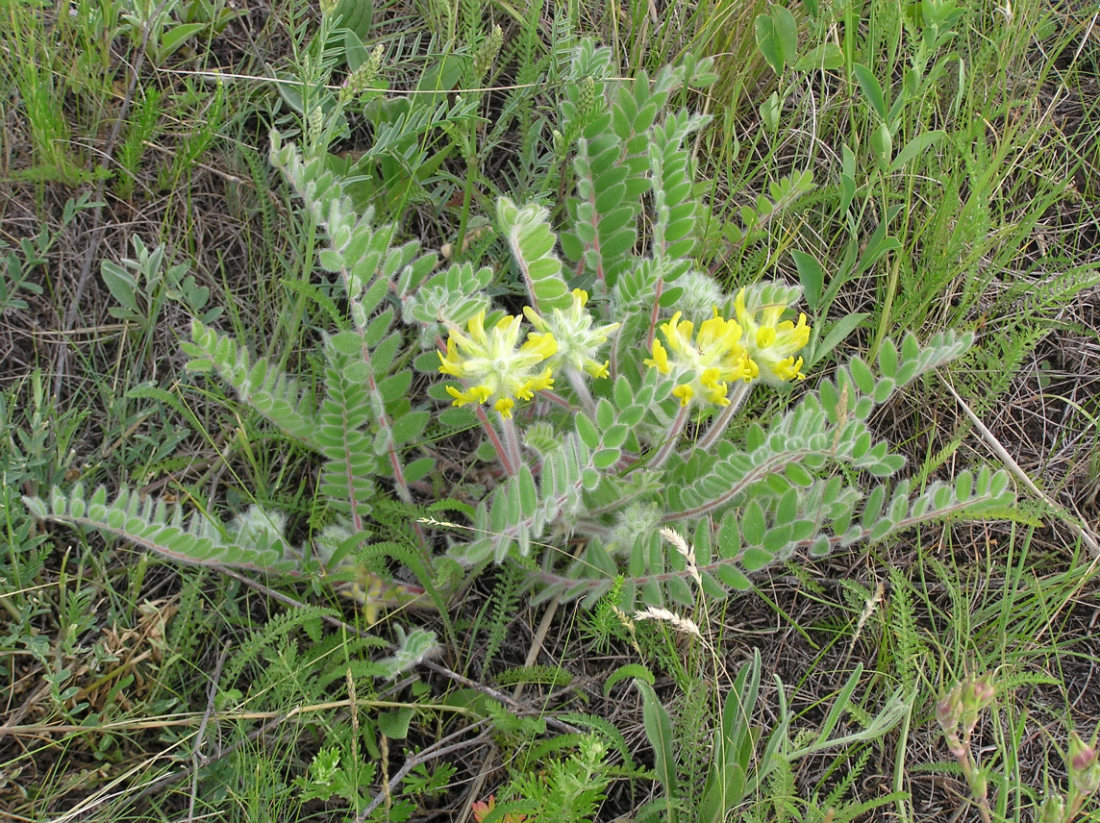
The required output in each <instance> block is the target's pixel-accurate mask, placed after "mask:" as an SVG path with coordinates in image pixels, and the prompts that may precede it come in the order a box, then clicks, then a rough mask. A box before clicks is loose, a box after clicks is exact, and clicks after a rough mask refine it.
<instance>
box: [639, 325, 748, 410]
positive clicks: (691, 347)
mask: <svg viewBox="0 0 1100 823" xmlns="http://www.w3.org/2000/svg"><path fill="white" fill-rule="evenodd" d="M680 316H681V312H676V314H674V315H672V319H671V320H669V321H668V322H667V323H663V324H662V325H661V327H660V330H661V333H662V334H663V335H664V337H665V340H666V341H667V343H668V346H667V348H666V347H665V346H664V345H662V343H661V341H660V340H657V339H654V340H653V350H652V354H653V356H652V358H649V359H647V360H644V361H643V362H644V364H645V365H647V366H650V367H652V368H655V369H657V371H659V372H660V373H661V374H673V373H675V375H676V380H677V383H676V387H675V388H674V389H673V390H672V394H673V396H674V397H677V398H679V399H680V405H681V406H686V405H688V404H689V403H690V402H691V401H692V400H693V399H694V398H696V397H699V398H701V399H702V400H704V401H705V402H707V403H713V404H715V405H718V406H727V405H729V402H730V401H729V399H728V398H727V397H726V393H727V391H728V384H729V383H731V382H734V381H737V380H744V381H746V382H748V381H749V380H752V379H753V378H754V377H756V376H757V374H758V369H757V367H756V364H755V363H754V362H753V361H752V359H751V358H750V357H749V355H748V352H747V351H746V350H745V347H744V346H743V345H742V343H741V337H742V330H741V326H739V325H738V324H737V322H736V321H734V320H726V319H725V318H724V317H721V316H720V315H719V314H718V309H715V310H714V316H713V317H711V318H708V319H707V320H704V321H703V322H702V323H700V324H699V333H698V334H697V335H695V334H694V332H695V325H694V324H693V323H692V322H691V321H690V320H683V321H681V320H680ZM688 374H690V375H691V376H690V377H687V378H686V379H684V378H685V376H686V375H688Z"/></svg>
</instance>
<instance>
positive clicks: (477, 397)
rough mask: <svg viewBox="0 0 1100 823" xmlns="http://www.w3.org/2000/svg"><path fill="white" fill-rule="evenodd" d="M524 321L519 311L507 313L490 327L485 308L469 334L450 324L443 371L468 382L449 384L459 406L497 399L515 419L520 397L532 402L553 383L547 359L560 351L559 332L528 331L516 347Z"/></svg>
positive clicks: (442, 358)
mask: <svg viewBox="0 0 1100 823" xmlns="http://www.w3.org/2000/svg"><path fill="white" fill-rule="evenodd" d="M522 322H523V318H521V317H520V316H519V315H505V316H504V317H502V318H500V319H499V320H498V321H497V322H496V325H495V326H493V328H492V329H491V330H489V331H486V329H485V310H484V309H483V310H481V311H479V312H478V313H477V314H475V315H474V316H473V317H471V318H470V321H469V322H468V323H467V324H466V329H467V332H468V334H463V333H462V331H460V330H459V329H458V328H456V327H451V332H450V336H449V337H448V339H447V355H446V356H444V355H443V353H442V352H440V353H439V360H440V366H439V370H440V371H441V372H442V373H443V374H449V375H451V376H452V377H457V378H459V379H461V380H463V381H464V382H465V384H466V388H464V389H460V388H457V387H455V386H447V393H448V394H449V395H451V397H453V398H454V405H456V406H464V405H466V404H467V403H477V404H484V403H489V402H492V405H493V408H494V409H496V410H497V411H498V412H499V413H500V415H501V416H502V417H511V416H512V409H514V408H515V406H516V401H517V400H530V399H531V398H532V397H534V396H535V392H537V391H541V390H543V389H549V388H550V387H551V386H553V385H554V378H553V377H552V372H551V369H550V367H549V366H548V365H547V364H546V363H545V362H544V361H545V360H547V359H548V358H549V357H551V356H552V355H553V354H554V352H555V351H557V348H558V345H557V342H556V341H555V340H554V335H553V334H550V333H538V332H529V333H528V334H527V339H526V340H525V341H524V342H523V344H522V345H519V347H518V348H517V345H518V344H519V335H520V326H521V324H522Z"/></svg>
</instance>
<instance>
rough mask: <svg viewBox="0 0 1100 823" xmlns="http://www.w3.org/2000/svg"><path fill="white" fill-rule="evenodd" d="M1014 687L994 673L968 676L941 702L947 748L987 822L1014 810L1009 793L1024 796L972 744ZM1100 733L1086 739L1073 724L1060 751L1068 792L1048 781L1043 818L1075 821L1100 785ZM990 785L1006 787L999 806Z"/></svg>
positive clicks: (1045, 822)
mask: <svg viewBox="0 0 1100 823" xmlns="http://www.w3.org/2000/svg"><path fill="white" fill-rule="evenodd" d="M1011 691H1012V684H1010V683H1008V682H1004V683H1001V684H998V682H997V680H996V679H995V677H994V675H992V674H989V673H987V674H984V675H982V676H980V677H975V676H968V677H965V678H963V679H962V680H960V681H958V682H956V683H955V684H954V685H953V686H952V687H951V689H950V690H949V691H947V693H946V694H945V695H944V696H943V697H942V698H941V699H940V701H939V702H938V703H937V704H936V721H937V723H938V724H939V726H940V729H941V731H942V732H943V736H944V740H945V742H946V743H947V748H948V751H950V752H951V756H952V757H953V758H954V759H955V762H956V763H957V764H958V767H959V771H960V772H961V774H962V776H963V779H965V780H966V783H967V785H968V786H969V787H970V794H971V797H972V799H973V801H974V805H975V806H976V807H977V809H978V814H979V816H980V817H981V819H982V821H983V823H990V822H991V821H993V820H1001V819H1004V818H1005V816H1006V812H1007V813H1008V814H1013V810H1012V809H1011V807H1009V803H1010V801H1009V799H1008V796H1009V795H1010V794H1012V795H1013V796H1015V797H1020V796H1021V795H1020V794H1019V793H1017V792H1010V790H1009V787H1008V785H1005V781H1004V780H1003V779H1002V776H1001V775H1000V774H998V771H997V768H996V767H995V766H993V765H991V764H990V763H987V762H983V761H982V759H981V756H980V755H977V754H975V751H974V746H973V735H974V731H975V729H976V728H977V726H978V723H979V722H980V721H981V719H982V717H983V715H984V714H985V713H986V712H987V711H989V710H990V708H991V707H993V706H994V705H995V702H996V700H997V698H998V697H1001V698H1004V697H1007V696H1008V695H1009V694H1010V693H1011ZM1098 734H1100V730H1098V731H1094V732H1093V735H1092V738H1091V740H1090V741H1089V742H1088V743H1086V742H1085V741H1084V740H1082V739H1081V736H1080V735H1079V734H1078V733H1077V732H1076V731H1075V730H1073V729H1071V730H1070V732H1069V742H1068V746H1067V748H1066V750H1065V752H1063V753H1061V759H1062V760H1063V763H1064V768H1065V772H1066V776H1067V786H1066V791H1065V793H1064V794H1063V793H1062V792H1059V791H1058V790H1056V789H1051V788H1049V787H1048V789H1047V791H1046V792H1044V796H1043V800H1042V802H1041V803H1039V804H1038V811H1037V814H1038V817H1037V818H1036V819H1037V820H1039V821H1040V823H1073V821H1074V820H1077V819H1078V817H1079V815H1081V813H1082V812H1083V810H1084V806H1085V804H1086V803H1088V802H1089V799H1090V798H1091V797H1092V796H1093V795H1095V794H1096V792H1097V790H1098V789H1100V758H1098V756H1097V749H1096V746H1097V736H1098ZM1006 755H1008V756H1007V757H1006V758H1005V759H1006V761H1007V760H1009V759H1011V758H1012V753H1011V752H1008V753H1006ZM991 785H1000V787H1001V788H1000V792H999V795H1000V796H999V797H998V798H997V800H998V803H997V804H996V807H994V804H993V803H992V801H991V796H990V787H991ZM1006 807H1008V808H1006ZM1020 811H1021V810H1020V809H1016V810H1015V815H1014V817H1015V819H1019V816H1020Z"/></svg>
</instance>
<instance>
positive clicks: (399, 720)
mask: <svg viewBox="0 0 1100 823" xmlns="http://www.w3.org/2000/svg"><path fill="white" fill-rule="evenodd" d="M413 711H414V710H413V707H412V706H406V707H403V708H400V709H393V710H391V711H388V712H380V713H379V715H378V730H379V731H380V732H382V734H384V735H385V736H386V737H388V738H389V739H390V740H404V739H405V738H406V737H408V736H409V721H410V720H412V717H413Z"/></svg>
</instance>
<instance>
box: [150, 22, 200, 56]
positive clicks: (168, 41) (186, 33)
mask: <svg viewBox="0 0 1100 823" xmlns="http://www.w3.org/2000/svg"><path fill="white" fill-rule="evenodd" d="M205 28H206V23H180V24H179V25H177V26H173V27H172V28H171V29H169V30H168V31H166V32H165V33H164V35H163V36H162V37H161V38H160V43H158V44H157V45H158V46H159V49H158V51H159V52H160V55H159V56H160V59H161V60H163V59H164V58H165V57H167V56H168V55H170V54H172V52H174V51H175V50H176V49H178V48H179V47H180V46H182V45H183V44H184V43H186V42H187V41H188V40H189V39H190V38H192V37H194V36H195V35H196V34H198V33H199V32H200V31H202V30H203V29H205Z"/></svg>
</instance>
